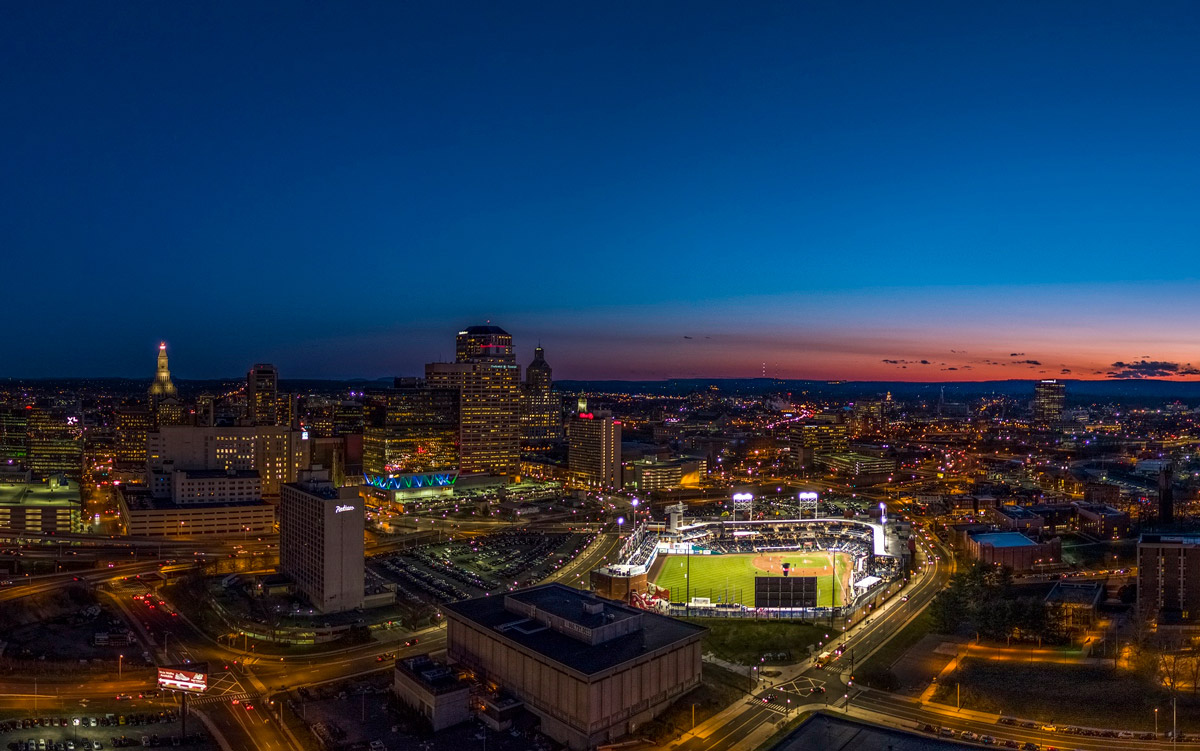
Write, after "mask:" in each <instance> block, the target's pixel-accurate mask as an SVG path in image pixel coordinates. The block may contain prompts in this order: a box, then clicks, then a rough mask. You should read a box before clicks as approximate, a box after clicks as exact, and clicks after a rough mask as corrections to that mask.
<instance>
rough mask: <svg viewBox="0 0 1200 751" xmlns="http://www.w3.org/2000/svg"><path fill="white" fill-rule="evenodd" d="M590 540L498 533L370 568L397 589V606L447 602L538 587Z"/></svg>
mask: <svg viewBox="0 0 1200 751" xmlns="http://www.w3.org/2000/svg"><path fill="white" fill-rule="evenodd" d="M594 537H595V535H594V534H593V533H585V532H576V533H570V532H554V533H546V532H529V531H513V532H499V533H497V534H492V535H485V536H481V537H475V538H471V539H468V540H460V541H453V542H441V543H431V544H429V545H422V546H421V547H419V548H416V549H414V550H411V551H406V552H404V553H395V554H392V555H387V556H379V557H376V558H373V559H371V562H370V567H371V570H373V571H374V572H376V573H378V574H379V575H380V576H382V577H384V578H385V579H387V580H388V581H391V582H394V583H395V584H396V595H397V598H399V599H400V600H401V601H404V600H407V601H410V602H431V603H440V602H451V601H454V600H462V599H466V598H468V597H480V596H483V595H485V594H500V593H503V592H508V591H511V590H513V589H517V588H518V587H523V586H528V585H530V584H533V583H536V582H538V581H540V580H542V579H544V578H545V577H547V576H549V575H550V574H552V573H553V572H554V571H556V570H558V569H559V568H561V567H562V566H563V565H564V564H566V563H567V562H569V561H570V560H571V559H572V558H574V557H575V556H577V555H579V553H580V552H582V551H583V549H584V548H585V547H587V545H588V543H589V542H591V541H592V539H594Z"/></svg>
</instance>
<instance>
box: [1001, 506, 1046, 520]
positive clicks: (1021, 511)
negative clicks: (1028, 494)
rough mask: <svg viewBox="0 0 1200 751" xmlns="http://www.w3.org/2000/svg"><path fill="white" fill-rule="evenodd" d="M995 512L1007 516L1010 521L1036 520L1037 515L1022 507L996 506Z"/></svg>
mask: <svg viewBox="0 0 1200 751" xmlns="http://www.w3.org/2000/svg"><path fill="white" fill-rule="evenodd" d="M996 511H997V513H1001V514H1004V515H1005V516H1007V517H1008V518H1010V519H1036V518H1037V514H1035V513H1034V512H1033V511H1032V510H1030V509H1027V508H1025V507H1024V506H1011V505H1004V506H997V507H996Z"/></svg>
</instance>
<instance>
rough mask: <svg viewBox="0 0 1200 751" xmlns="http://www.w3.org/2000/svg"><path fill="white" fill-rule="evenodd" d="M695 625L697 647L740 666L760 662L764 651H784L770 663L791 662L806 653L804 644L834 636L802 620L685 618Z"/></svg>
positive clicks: (822, 627)
mask: <svg viewBox="0 0 1200 751" xmlns="http://www.w3.org/2000/svg"><path fill="white" fill-rule="evenodd" d="M685 620H687V621H688V622H690V623H695V624H696V625H698V626H704V627H705V628H707V629H708V633H707V634H705V635H704V641H703V643H702V644H701V648H702V649H703V650H704V651H705V652H711V653H712V654H714V655H716V656H717V657H720V658H721V659H722V660H729V661H730V662H737V663H741V664H742V665H758V664H761V661H762V657H763V655H765V654H777V653H780V652H784V653H787V654H788V655H789V657H788V658H785V659H783V660H767V662H768V663H770V662H776V663H778V662H794V661H797V660H801V659H804V658H805V657H807V656H808V645H809V644H816V643H818V642H821V641H825V635H826V634H829V636H830V637H831V638H836V635H835V634H834V632H833V631H830V630H828V629H827V628H826V627H824V626H820V625H814V624H812V623H807V622H805V621H754V620H749V619H745V618H689V619H685Z"/></svg>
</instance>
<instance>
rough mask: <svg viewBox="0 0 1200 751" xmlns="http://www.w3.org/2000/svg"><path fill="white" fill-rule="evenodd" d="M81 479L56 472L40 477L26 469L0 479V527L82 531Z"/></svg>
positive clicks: (42, 531) (48, 531) (36, 531)
mask: <svg viewBox="0 0 1200 751" xmlns="http://www.w3.org/2000/svg"><path fill="white" fill-rule="evenodd" d="M80 509H81V503H80V495H79V483H77V482H74V481H73V480H68V479H67V478H66V477H64V476H62V475H55V476H53V477H51V478H50V479H48V480H45V481H38V480H34V479H32V476H31V475H30V474H29V473H28V472H25V473H23V474H21V475H19V476H14V477H12V478H11V479H4V480H0V529H11V530H14V531H18V532H29V533H31V534H62V533H67V532H79V531H82V529H83V528H82V526H81V525H82V519H81V512H80Z"/></svg>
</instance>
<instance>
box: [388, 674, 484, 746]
mask: <svg viewBox="0 0 1200 751" xmlns="http://www.w3.org/2000/svg"><path fill="white" fill-rule="evenodd" d="M392 691H393V692H394V693H395V694H396V698H397V699H399V700H400V703H401V704H405V705H407V706H408V707H409V708H411V709H414V710H416V712H417V713H418V714H420V715H421V716H422V717H424V718H425V719H426V720H428V721H429V724H430V726H431V727H432V729H433V731H434V732H435V733H436V732H437V731H439V730H444V729H445V728H448V727H452V726H454V725H457V724H459V723H460V722H466V721H467V720H469V719H471V704H470V699H471V687H470V686H469V685H468V684H466V683H464V682H463V681H460V680H459V679H458V676H457V675H455V673H454V670H452V669H451V668H449V667H447V666H446V665H443V664H442V663H440V662H436V661H434V660H433V659H431V658H430V657H429V655H418V656H416V657H408V658H405V659H403V660H396V670H395V675H394V677H393V680H392Z"/></svg>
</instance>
